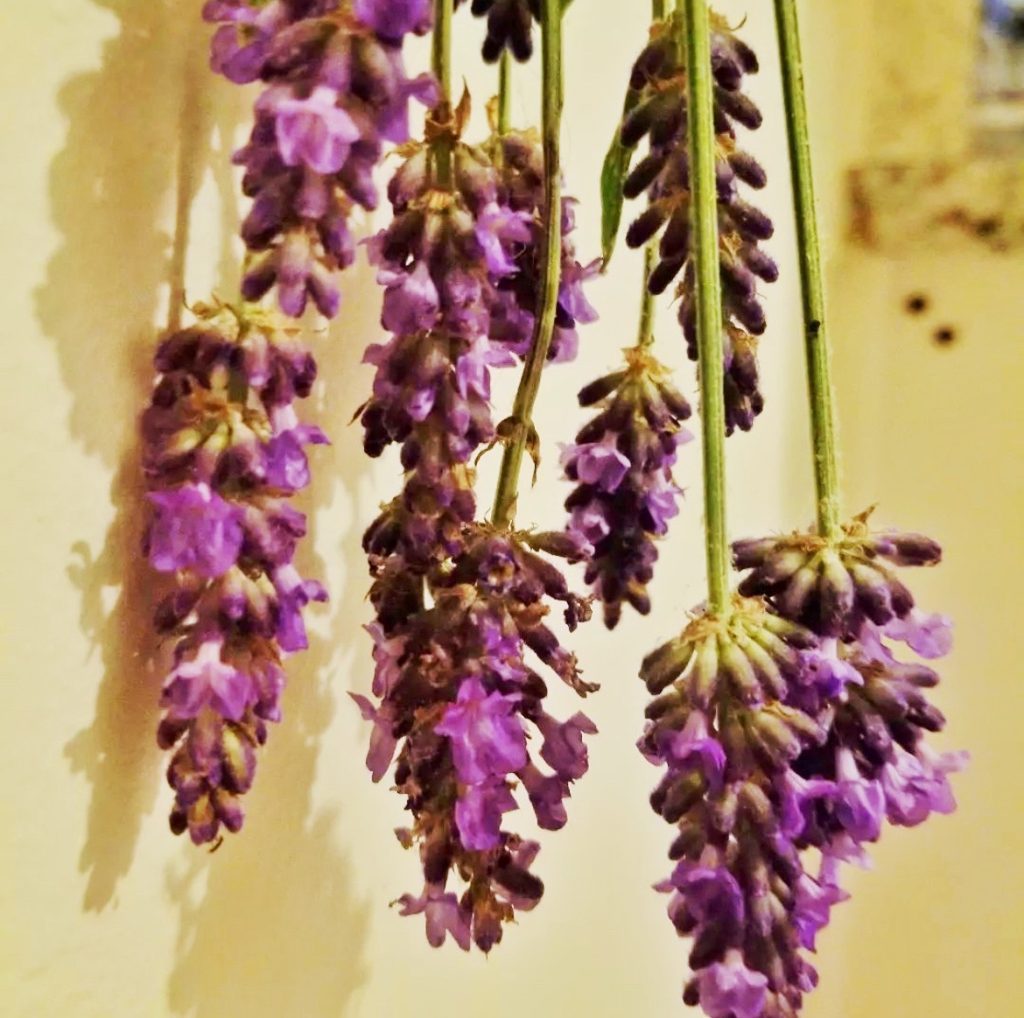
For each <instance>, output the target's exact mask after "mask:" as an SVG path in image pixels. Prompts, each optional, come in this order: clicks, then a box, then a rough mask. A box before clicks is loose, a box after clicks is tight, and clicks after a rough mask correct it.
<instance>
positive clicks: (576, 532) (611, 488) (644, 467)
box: [562, 347, 690, 628]
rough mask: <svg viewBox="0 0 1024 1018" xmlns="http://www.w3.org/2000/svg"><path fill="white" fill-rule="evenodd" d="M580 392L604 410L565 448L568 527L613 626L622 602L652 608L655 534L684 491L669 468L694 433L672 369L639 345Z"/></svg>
mask: <svg viewBox="0 0 1024 1018" xmlns="http://www.w3.org/2000/svg"><path fill="white" fill-rule="evenodd" d="M579 399H580V403H581V404H582V405H583V406H592V405H595V404H596V405H597V406H599V407H600V412H599V413H598V414H597V415H596V416H595V417H594V418H593V419H592V420H591V421H589V422H588V423H587V424H586V425H584V427H583V428H582V429H581V430H580V432H579V433H578V434H577V436H576V442H575V443H574V444H573V445H570V446H568V447H566V449H565V450H564V452H563V455H562V465H563V466H564V467H565V472H566V476H567V477H568V478H569V479H570V480H572V481H575V482H576V488H575V489H574V490H573V492H572V494H571V495H570V496H569V498H568V499H567V500H566V503H565V505H566V508H567V509H568V510H569V511H570V514H571V515H570V521H569V528H568V529H569V533H570V534H571V535H572V536H573V538H574V539H575V541H576V542H577V544H578V546H579V548H580V551H581V553H582V555H583V556H584V557H585V558H586V559H587V572H586V580H587V583H589V584H592V585H593V587H594V590H595V593H596V594H597V596H598V597H599V598H600V599H601V601H602V602H604V620H605V625H607V626H608V627H609V628H614V627H615V625H616V624H617V623H618V621H619V617H620V615H621V612H622V603H623V602H628V603H629V604H631V605H632V606H633V607H634V608H635V609H636V610H637V611H639V612H641V613H642V614H646V613H647V612H648V611H649V610H650V598H649V596H648V594H647V583H648V582H649V581H650V579H651V578H652V576H653V573H654V562H655V560H656V559H657V557H658V551H657V548H656V546H655V540H656V538H658V537H660V536H662V535H664V534H665V533H666V531H667V530H668V522H669V520H670V519H672V518H673V517H674V516H675V515H676V514H677V513H678V511H679V509H678V499H679V496H680V495H681V494H682V492H681V491H680V489H679V488H678V487H677V486H676V484H675V481H674V480H673V477H672V468H673V466H674V465H675V461H676V450H677V448H678V446H679V445H680V444H681V443H683V442H685V441H687V440H688V439H689V437H690V436H689V433H688V432H686V431H685V430H684V429H683V428H682V427H681V426H680V422H681V421H683V420H685V419H686V418H687V417H688V416H689V415H690V407H689V405H688V404H687V402H686V400H685V399H684V398H683V397H682V395H680V393H679V392H678V391H677V390H676V389H675V387H674V386H673V385H672V384H671V382H670V381H669V377H668V371H667V370H666V369H665V368H664V367H663V366H662V365H661V364H659V363H658V362H657V361H656V360H655V359H654V358H653V357H652V356H651V355H650V353H649V352H647V350H646V349H643V348H639V347H638V348H635V349H633V350H631V351H629V353H628V355H627V361H626V367H625V369H624V370H622V371H618V372H616V373H614V374H611V375H607V376H606V377H604V378H600V379H598V380H597V381H596V382H592V383H591V384H590V385H588V386H586V387H585V388H584V389H583V391H582V392H581V393H580V395H579Z"/></svg>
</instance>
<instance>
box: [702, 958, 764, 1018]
mask: <svg viewBox="0 0 1024 1018" xmlns="http://www.w3.org/2000/svg"><path fill="white" fill-rule="evenodd" d="M697 987H698V993H699V995H700V1006H701V1007H702V1008H703V1009H704V1012H705V1014H707V1015H709V1016H710V1018H761V1015H762V1014H763V1013H764V1008H765V1000H766V998H767V995H768V994H767V990H768V977H767V976H765V975H763V974H762V973H760V972H755V971H752V970H751V969H749V968H747V966H746V965H745V964H744V962H743V956H742V955H741V954H740V952H739V951H736V950H734V951H730V952H729V954H728V955H727V957H726V960H725V961H722V962H715V964H714V965H709V966H708V967H707V968H705V969H701V970H700V971H699V972H698V973H697Z"/></svg>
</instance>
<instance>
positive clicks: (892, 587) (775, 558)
mask: <svg viewBox="0 0 1024 1018" xmlns="http://www.w3.org/2000/svg"><path fill="white" fill-rule="evenodd" d="M733 554H734V560H735V562H736V564H737V567H738V568H740V569H744V570H749V572H748V573H747V576H746V577H745V578H744V580H743V583H742V585H741V588H744V589H747V590H751V591H754V590H756V591H757V592H758V593H760V594H762V595H763V596H765V597H767V598H768V599H769V601H770V602H771V603H772V604H773V605H774V606H775V608H776V610H777V611H778V612H779V613H780V614H781V615H783V616H785V617H786V618H791V619H800V620H802V621H803V623H804V624H805V625H808V626H809V627H810V628H812V629H814V630H815V631H816V632H817V633H819V634H820V635H821V637H822V648H823V651H827V652H826V653H823V655H822V657H821V658H820V660H819V661H818V662H815V667H816V669H817V671H818V672H820V673H821V674H822V675H824V676H826V681H825V683H824V684H819V685H820V689H819V690H818V691H817V692H815V693H813V694H812V695H810V696H809V695H808V692H807V691H806V690H796V691H794V701H793V702H800V703H802V704H803V705H804V706H805V708H806V709H808V710H816V711H817V712H818V713H819V714H820V715H824V714H825V713H826V712H827V714H828V716H829V717H830V718H831V725H830V728H829V738H828V741H827V742H826V743H825V745H823V746H821V747H815V748H814V749H812V750H809V751H808V752H807V753H805V754H804V755H802V756H801V757H800V758H799V759H798V760H797V761H796V762H795V763H794V767H795V768H796V769H797V771H798V772H799V773H800V774H801V775H802V776H803V777H804V778H806V779H808V780H818V779H825V780H830V781H833V782H835V783H836V784H837V787H838V788H839V789H840V790H841V794H840V795H839V796H838V797H837V798H836V800H835V801H834V802H832V803H822V804H819V805H818V806H817V807H816V808H815V809H814V810H813V811H812V812H811V813H810V814H809V817H808V827H807V830H806V831H805V834H804V838H805V841H806V843H808V844H811V845H814V846H815V847H818V848H821V849H822V851H823V852H825V853H826V854H829V853H833V854H835V853H836V852H840V853H845V854H847V855H849V856H850V857H851V858H856V857H859V851H860V845H861V844H862V843H864V842H872V841H875V840H877V838H878V837H879V835H880V834H881V831H882V826H883V821H885V820H888V821H889V822H890V823H892V824H896V825H898V826H904V827H911V826H915V825H917V824H919V823H921V822H922V821H923V820H925V819H927V817H928V816H929V815H930V814H931V813H933V812H939V813H949V812H952V811H953V809H954V808H955V802H954V800H953V796H952V792H951V790H950V787H949V782H948V779H947V775H948V774H949V773H951V772H953V771H958V770H961V769H962V768H963V767H964V765H965V763H966V754H964V753H939V752H937V751H935V750H933V749H932V748H931V747H929V746H928V745H927V743H926V741H925V740H926V736H927V733H929V732H939V731H941V730H942V729H943V727H944V726H945V718H944V717H943V715H942V713H941V711H939V710H938V708H936V707H935V706H934V705H933V704H932V703H930V702H929V700H928V698H927V695H926V691H927V690H928V689H930V688H932V687H934V686H936V685H937V684H938V682H939V675H938V673H937V672H936V671H935V670H934V669H933V668H931V667H929V666H928V665H926V664H924V663H922V659H923V660H925V661H928V660H935V659H938V658H941V657H943V656H945V655H946V654H947V653H948V652H949V650H950V648H951V646H952V630H951V624H950V621H949V619H948V618H946V617H945V616H942V615H935V614H927V613H924V612H921V611H920V610H919V609H918V608H917V607H916V606H915V602H914V597H913V595H912V594H911V592H910V590H909V588H908V587H907V586H906V585H905V584H904V583H903V582H902V580H901V579H900V578H899V577H898V575H897V574H896V568H895V567H906V566H932V565H936V564H937V563H938V562H939V561H940V559H941V555H942V551H941V548H940V547H939V545H938V544H936V542H935V541H933V540H932V539H930V538H928V537H925V536H923V535H921V534H915V533H902V532H895V531H883V532H871V531H870V530H869V527H868V514H863V515H861V516H859V517H857V518H856V519H855V520H854V521H853V522H852V523H851V524H849V525H848V526H846V527H844V528H843V531H842V533H841V535H840V536H839V537H837V538H835V539H833V540H826V539H824V538H821V537H819V536H818V535H816V534H793V535H788V536H784V537H778V538H768V539H764V540H749V541H740V542H737V543H736V544H735V545H734V549H733ZM899 644H904V645H905V646H906V647H907V648H909V650H910V651H911V652H912V653H913V655H914V657H915V658H916V660H909V661H908V660H901V659H900V657H899V656H898V654H897V648H898V646H899ZM837 846H838V847H837Z"/></svg>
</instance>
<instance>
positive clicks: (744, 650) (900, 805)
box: [640, 514, 965, 1018]
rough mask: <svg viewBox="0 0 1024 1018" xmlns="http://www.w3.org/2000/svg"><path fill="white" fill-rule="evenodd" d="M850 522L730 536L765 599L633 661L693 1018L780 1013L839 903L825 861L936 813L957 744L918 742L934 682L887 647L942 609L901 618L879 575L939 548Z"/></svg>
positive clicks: (708, 616) (936, 636)
mask: <svg viewBox="0 0 1024 1018" xmlns="http://www.w3.org/2000/svg"><path fill="white" fill-rule="evenodd" d="M866 521H867V516H866V514H865V515H864V516H862V517H859V518H858V519H856V520H855V521H854V522H853V523H852V524H851V525H850V526H848V527H846V528H844V530H843V533H842V534H841V535H840V536H839V537H838V538H837V539H834V540H825V539H822V538H819V537H817V536H816V535H792V536H789V537H782V538H776V539H765V540H763V541H741V542H738V543H737V545H736V546H735V555H736V561H737V564H738V566H739V567H740V568H742V569H751V570H753V571H752V572H751V573H750V574H749V575H748V576H747V578H746V579H745V580H744V582H743V585H742V587H741V591H747V592H756V593H760V594H765V595H767V597H766V598H764V599H762V598H753V599H751V598H746V597H743V596H739V595H738V596H737V597H736V598H735V599H734V601H733V603H732V606H731V607H730V609H729V610H727V611H726V612H724V613H722V614H721V615H715V614H712V613H708V612H707V611H705V610H702V611H701V612H700V613H699V614H697V615H696V616H695V618H694V619H693V621H692V622H691V623H690V624H689V626H688V627H687V628H686V630H685V631H684V632H683V633H682V634H681V635H680V636H679V637H677V638H676V639H674V640H672V641H670V642H669V643H667V644H665V645H664V646H662V647H659V648H658V649H657V650H655V651H654V652H653V653H652V654H650V655H648V657H647V658H646V659H645V661H644V663H643V667H642V670H641V675H642V677H643V679H644V681H645V682H646V684H647V687H648V689H649V690H650V692H651V693H652V694H654V695H655V699H654V701H653V702H652V703H651V704H650V706H649V707H648V710H647V718H648V721H647V727H646V730H645V732H644V735H643V737H642V739H641V740H640V749H641V751H642V752H643V753H644V755H645V756H646V757H647V758H648V759H649V760H651V762H652V763H655V764H658V765H661V766H664V767H665V768H666V772H665V774H664V776H663V778H662V780H661V782H660V783H659V785H658V786H657V788H656V789H655V791H654V793H653V795H652V797H651V804H652V806H653V807H654V809H655V811H656V812H657V813H659V814H660V815H661V816H663V817H664V818H665V819H666V820H667V821H668V822H669V823H672V824H673V825H675V826H676V827H677V829H678V834H677V837H676V840H675V841H674V843H673V845H672V848H671V851H670V857H671V858H672V860H673V861H674V862H675V863H676V868H675V870H674V872H673V873H672V875H671V877H670V878H669V879H668V880H667V881H665V882H664V883H663V884H661V885H659V888H658V889H659V890H662V891H665V892H668V893H670V894H671V895H672V897H671V899H670V902H669V907H668V912H669V917H670V918H671V920H672V922H673V924H674V925H675V927H676V930H677V931H678V932H679V933H680V935H684V936H689V937H692V938H693V946H692V949H691V953H690V958H689V965H690V969H691V971H692V976H691V978H690V979H689V980H688V981H687V983H686V985H685V988H684V994H683V997H684V1000H685V1002H686V1003H688V1004H690V1005H697V1004H699V1005H700V1006H701V1007H702V1008H703V1009H704V1011H705V1013H706V1014H708V1015H709V1016H711V1018H793V1016H795V1015H796V1014H797V1012H798V1011H799V1009H800V1007H801V1004H802V1000H803V997H804V995H805V994H806V993H807V992H809V991H810V990H811V989H813V988H814V986H815V985H816V982H817V974H816V972H815V970H814V968H813V967H812V966H811V965H810V964H809V963H808V961H807V958H806V957H805V954H804V952H806V951H813V950H814V949H815V942H816V936H817V934H818V932H819V931H820V930H821V929H822V928H823V927H824V926H825V925H826V924H827V923H828V921H829V918H830V912H831V908H832V906H833V905H835V904H837V903H839V902H841V901H843V900H845V899H846V898H847V896H848V895H847V894H846V892H845V891H843V889H842V888H841V886H840V883H839V875H840V868H841V864H842V863H844V862H851V861H852V862H858V863H863V862H864V861H865V858H866V857H865V854H864V850H863V844H864V843H866V842H873V841H876V840H877V839H878V837H879V836H880V834H881V830H882V827H883V823H884V821H885V820H888V821H889V822H890V823H893V824H896V825H900V826H913V825H916V824H919V823H921V822H922V821H924V820H925V819H926V818H927V817H928V816H929V815H931V814H932V813H934V812H940V813H948V812H951V811H952V810H953V809H954V808H955V802H954V799H953V795H952V792H951V789H950V786H949V781H948V775H949V774H950V773H951V772H954V771H957V770H960V769H961V768H962V767H963V766H964V763H965V755H964V754H961V753H938V752H935V751H934V750H932V749H930V748H929V747H928V746H927V745H926V744H925V742H924V738H923V736H924V733H925V732H928V731H938V730H939V729H941V727H942V725H943V718H942V715H941V714H940V713H939V711H937V710H936V709H935V708H934V706H932V705H931V704H930V703H929V702H928V701H927V699H926V697H925V694H924V690H926V689H928V688H929V687H931V686H934V685H935V684H936V683H937V682H938V675H937V674H936V673H935V672H934V671H933V670H932V669H931V668H929V667H927V666H925V665H923V664H921V663H919V662H904V661H901V660H899V659H898V658H897V656H896V654H895V653H894V650H893V646H894V644H896V643H898V642H903V643H906V644H907V645H908V646H909V647H910V649H911V650H912V651H914V652H915V654H917V655H918V657H919V658H935V657H940V656H942V655H943V654H945V653H946V652H947V651H948V649H949V646H950V634H949V623H948V620H947V619H945V618H943V617H941V616H924V615H921V614H920V613H918V612H916V611H915V610H914V608H913V599H912V598H911V597H910V595H909V594H908V593H906V589H905V588H904V587H903V585H902V584H901V583H900V582H899V581H898V580H897V579H896V577H895V576H894V575H893V573H892V571H891V568H890V566H891V565H926V564H933V563H935V562H937V561H938V559H939V555H940V552H939V549H938V546H937V545H935V544H934V542H932V541H930V540H928V539H927V538H923V537H921V536H919V535H914V534H897V533H880V534H879V533H875V534H872V533H871V532H869V530H868V528H867V522H866ZM882 560H884V561H882ZM844 577H845V578H844ZM883 591H884V593H883ZM811 859H813V860H814V861H815V863H814V870H813V872H812V871H811V866H810V860H811Z"/></svg>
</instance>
